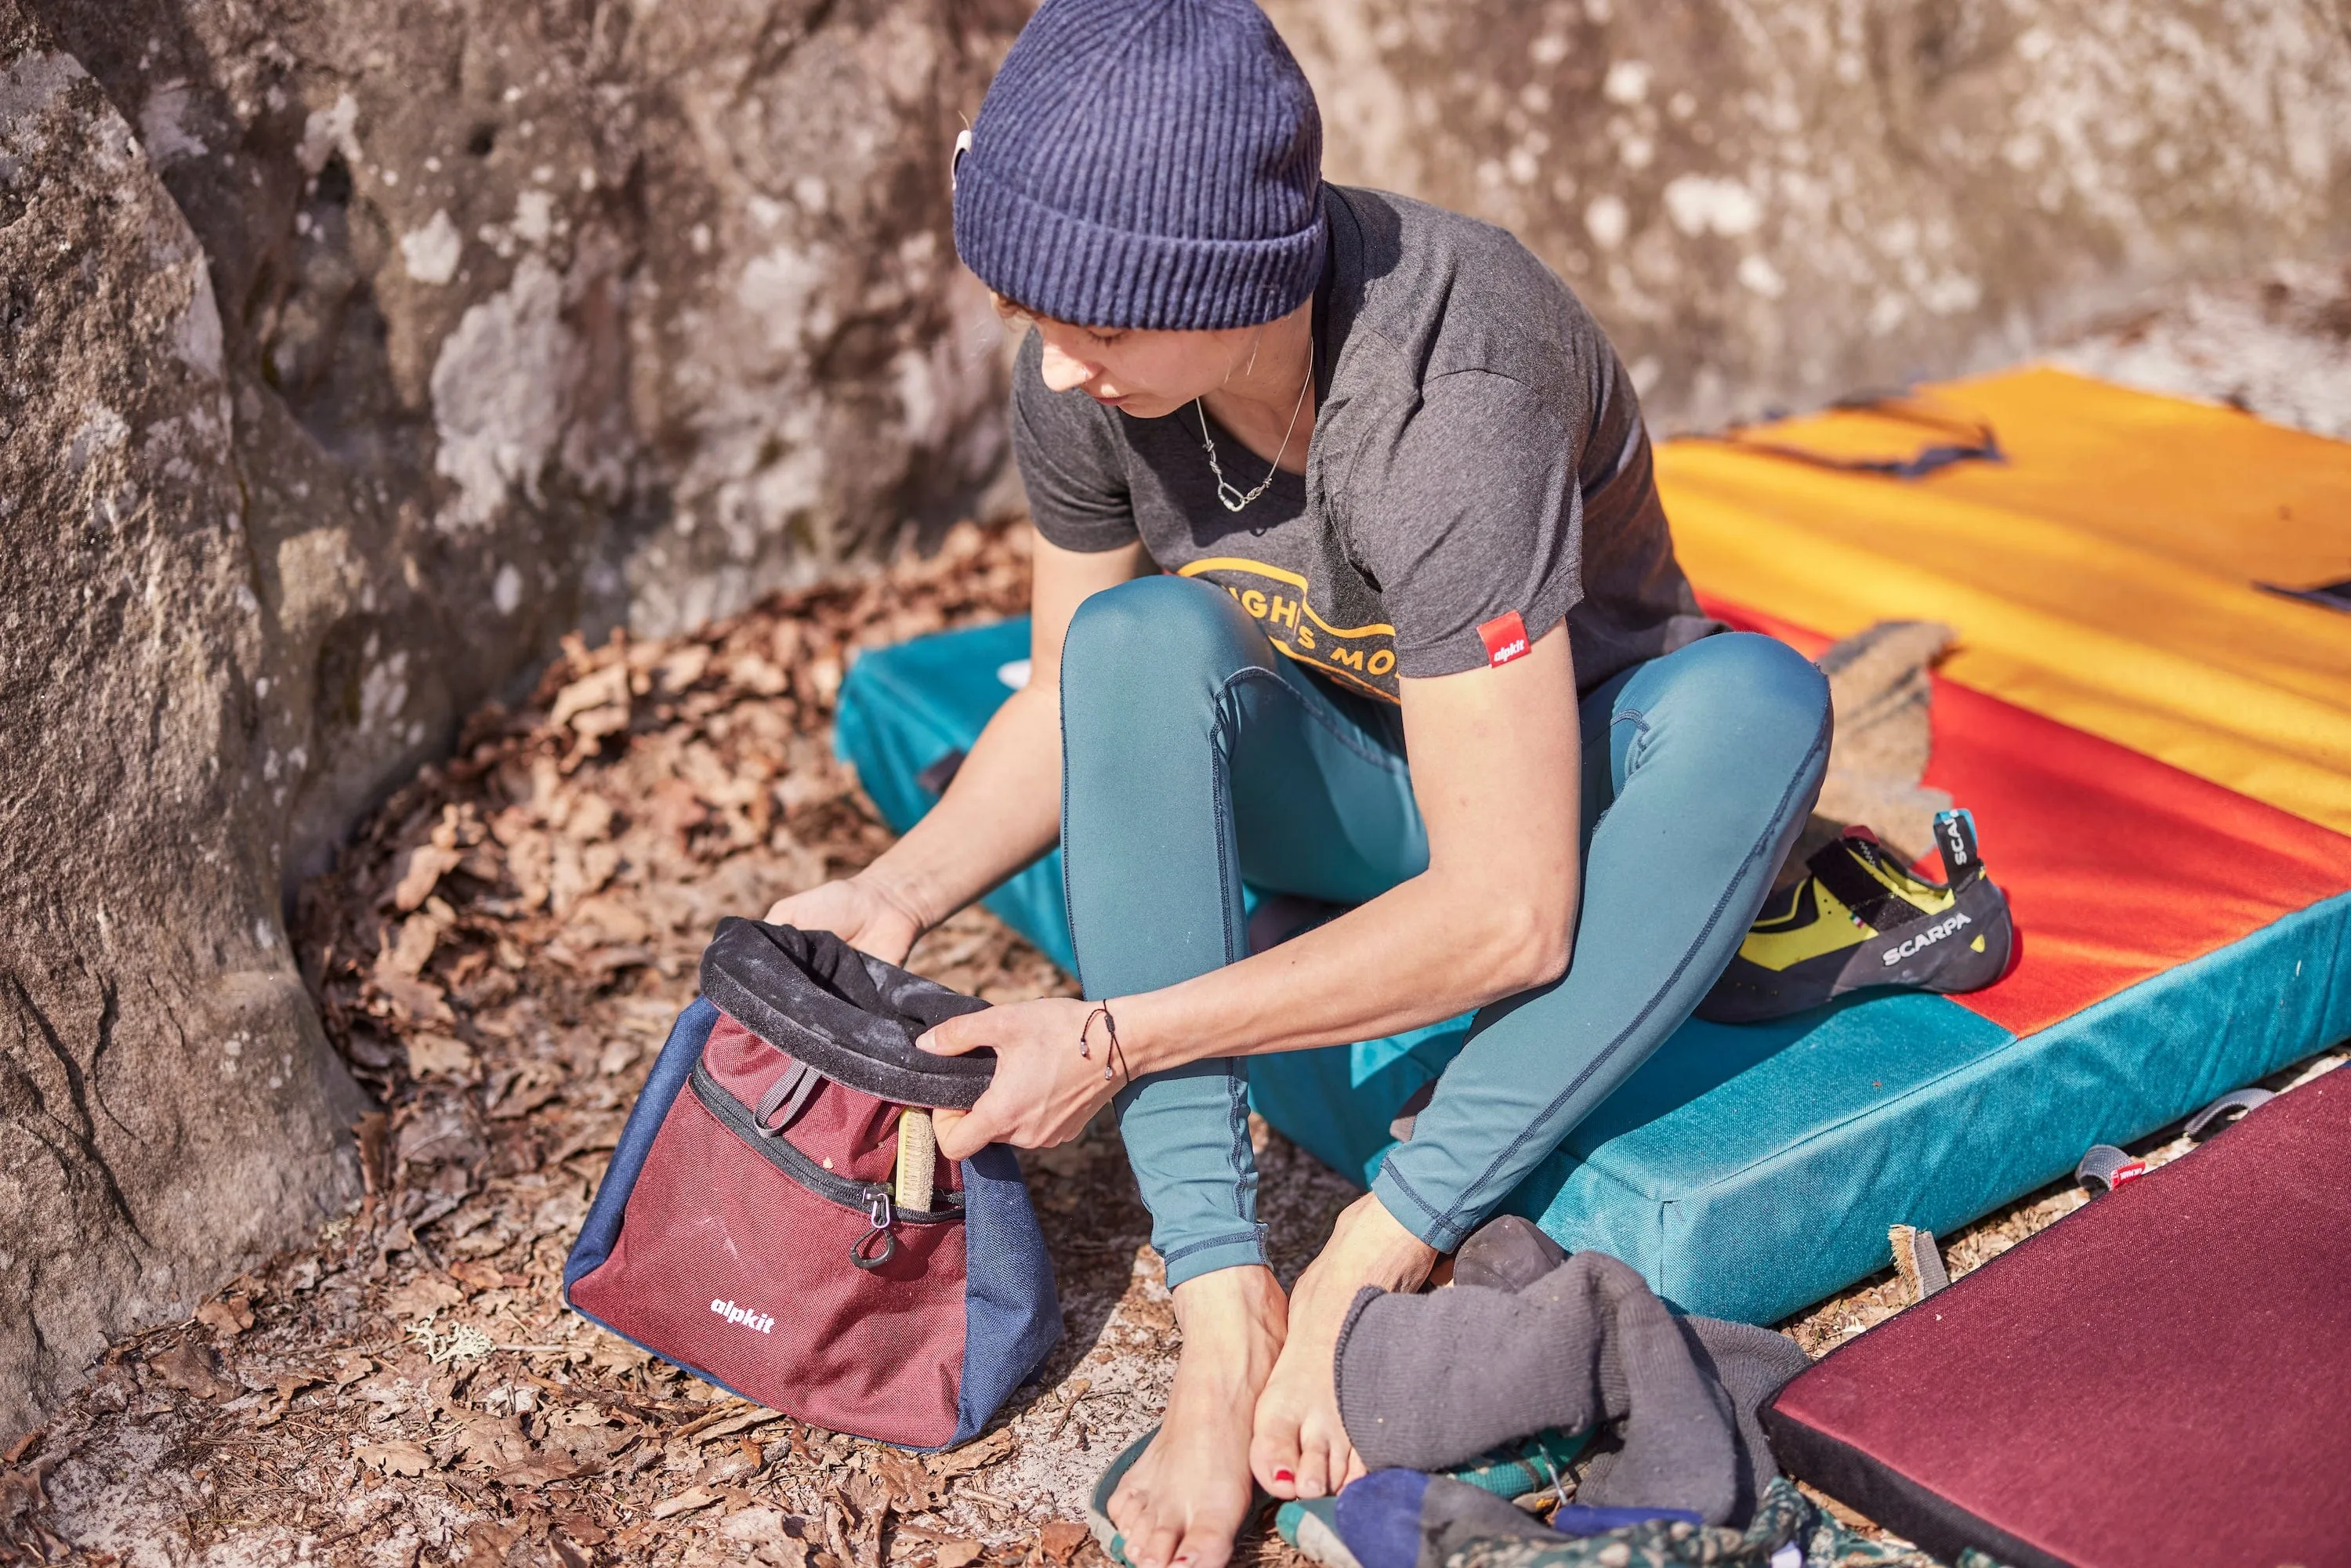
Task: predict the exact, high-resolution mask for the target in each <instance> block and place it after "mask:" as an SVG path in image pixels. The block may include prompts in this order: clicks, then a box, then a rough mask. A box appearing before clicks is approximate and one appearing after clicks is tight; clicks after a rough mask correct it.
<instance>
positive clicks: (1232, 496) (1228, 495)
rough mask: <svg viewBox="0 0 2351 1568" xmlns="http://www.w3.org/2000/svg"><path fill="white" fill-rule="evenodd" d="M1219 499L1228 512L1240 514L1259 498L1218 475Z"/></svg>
mask: <svg viewBox="0 0 2351 1568" xmlns="http://www.w3.org/2000/svg"><path fill="white" fill-rule="evenodd" d="M1256 499H1257V497H1255V496H1252V495H1249V494H1248V493H1247V492H1245V491H1244V490H1242V489H1241V487H1240V486H1238V485H1236V484H1234V483H1233V482H1232V481H1231V480H1230V479H1228V478H1226V477H1225V476H1222V475H1218V476H1217V500H1218V501H1220V502H1222V503H1223V504H1224V508H1225V510H1227V511H1228V512H1238V511H1239V510H1240V509H1241V508H1242V507H1246V506H1248V505H1249V503H1250V502H1251V501H1254V500H1256Z"/></svg>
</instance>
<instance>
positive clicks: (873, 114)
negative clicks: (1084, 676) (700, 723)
mask: <svg viewBox="0 0 2351 1568" xmlns="http://www.w3.org/2000/svg"><path fill="white" fill-rule="evenodd" d="M1020 15H1021V13H1020V11H1019V8H1018V6H1017V5H1010V6H1008V5H1004V4H991V3H989V0H980V3H978V4H969V3H950V0H871V3H868V4H862V5H854V6H840V5H830V4H826V3H824V0H664V3H663V4H660V5H654V4H651V3H649V0H648V3H644V4H639V5H633V6H630V5H616V4H595V5H553V4H539V3H538V0H469V3H466V4H462V5H461V4H455V3H448V0H443V3H434V4H408V5H394V4H392V3H390V0H355V3H353V4H348V5H325V6H321V5H309V4H307V3H302V0H108V4H105V5H90V4H84V3H81V0H0V405H5V408H6V410H7V413H6V415H5V420H0V672H5V673H0V682H5V686H0V824H5V833H0V843H5V845H6V846H7V847H6V852H5V856H0V889H5V899H0V1019H5V1022H0V1213H5V1214H6V1215H7V1216H8V1218H7V1220H6V1222H5V1228H0V1430H5V1428H7V1427H10V1426H11V1425H13V1424H16V1423H21V1422H23V1421H25V1420H26V1419H28V1418H29V1410H30V1402H31V1401H32V1400H33V1399H34V1398H35V1397H36V1396H37V1395H39V1394H41V1393H42V1392H43V1391H47V1390H53V1389H55V1388H57V1387H58V1386H60V1385H62V1384H64V1383H65V1382H68V1381H69V1380H70V1379H72V1378H73V1377H74V1376H75V1375H77V1374H78V1371H79V1369H80V1368H82V1367H83V1366H84V1365H85V1364H87V1363H88V1361H89V1357H90V1356H91V1355H92V1354H94V1353H95V1352H96V1351H98V1350H99V1348H100V1347H101V1346H102V1345H103V1344H104V1343H105V1342H106V1340H107V1339H108V1338H109V1337H110V1336H112V1335H117V1334H120V1333H123V1332H125V1331H127V1330H130V1329H132V1328H135V1327H138V1326H141V1325H143V1324H146V1323H150V1322H155V1321H157V1320H159V1319H160V1318H162V1317H165V1316H168V1315H170V1314H172V1313H173V1312H180V1311H183V1310H184V1309H185V1308H186V1307H187V1306H189V1305H190V1304H192V1303H193V1301H195V1300H196V1299H198V1298H199V1297H200V1296H201V1295H202V1294H203V1293H204V1292H206V1291H210V1290H211V1289H213V1288H214V1286H216V1285H217V1284H218V1283H219V1282H220V1281H223V1280H224V1279H225V1278H227V1277H228V1276H229V1275H231V1274H233V1273H234V1272H235V1270H236V1269H237V1268H238V1267H239V1266H240V1265H241V1263H242V1262H243V1261H245V1260H248V1259H250V1258H252V1257H254V1256H255V1255H256V1254H257V1253H259V1252H264V1251H266V1250H268V1249H272V1248H275V1247H277V1246H279V1245H282V1244H284V1243H285V1242H286V1241H287V1240H289V1239H293V1238H294V1237H295V1236H297V1235H298V1234H299V1233H300V1232H301V1231H302V1230H303V1229H304V1228H306V1227H308V1225H310V1224H312V1223H313V1222H315V1220H316V1219H317V1218H319V1216H320V1215H321V1214H322V1213H324V1212H326V1211H327V1210H328V1209H329V1208H331V1207H335V1206H337V1205H340V1203H341V1202H343V1201H344V1200H345V1199H346V1198H347V1197H348V1196H349V1195H350V1192H351V1191H352V1190H353V1185H352V1184H353V1180H354V1176H353V1166H352V1164H351V1162H350V1159H349V1157H348V1156H347V1155H338V1154H337V1153H336V1152H335V1150H336V1141H337V1139H338V1138H339V1137H340V1138H342V1139H343V1141H344V1142H346V1143H347V1142H348V1135H347V1134H345V1133H344V1131H343V1129H345V1128H346V1127H347V1125H348V1124H349V1121H350V1117H351V1115H352V1114H353V1113H354V1112H355V1109H356V1108H355V1106H354V1105H353V1104H351V1103H350V1102H349V1100H348V1098H347V1096H348V1093H349V1084H348V1081H347V1080H346V1079H344V1078H343V1077H342V1076H341V1074H340V1071H339V1070H338V1069H336V1068H335V1067H333V1066H332V1065H331V1064H330V1063H329V1062H328V1061H327V1060H326V1058H325V1056H324V1055H323V1053H322V1051H321V1047H320V1044H319V1041H320V1035H319V1028H318V1025H317V1023H316V1021H315V1019H314V1017H313V1014H312V1011H311V1009H310V1008H309V1005H308V1001H307V998H305V997H304V995H303V992H302V988H301V985H300V982H299V979H298V977H297V976H296V974H295V972H294V970H293V969H292V967H290V966H289V965H288V963H287V957H286V949H285V940H284V935H283V925H282V920H281V915H280V911H281V908H282V902H283V899H284V896H285V894H286V891H287V888H289V887H290V886H291V885H293V884H294V883H296V882H298V880H299V879H300V878H302V877H304V876H306V875H308V873H311V872H313V871H315V870H317V869H318V868H319V866H320V865H322V864H323V863H324V862H325V861H326V860H327V859H328V858H329V856H330V855H331V853H332V852H333V849H334V846H335V844H336V843H337V842H338V841H339V840H340V837H341V835H342V834H343V832H344V831H346V829H347V827H348V825H349V823H350V821H352V820H353V818H354V817H355V815H356V814H357V813H358V812H359V811H360V810H363V809H364V808H366V807H367V806H368V805H369V804H371V802H372V801H373V800H375V799H377V798H379V797H380V796H381V793H382V791H384V790H385V789H388V788H389V787H390V785H391V784H392V783H393V782H395V781H396V780H398V779H401V778H402V777H404V776H406V775H407V774H409V773H411V772H413V770H414V768H416V767H417V766H418V765H419V764H420V763H421V762H422V761H423V760H424V759H426V758H430V757H432V756H434V755H435V754H437V753H439V752H441V751H444V750H445V749H446V748H447V747H448V746H449V744H450V742H451V740H452V738H453V736H454V734H455V729H456V726H457V723H458V719H459V717H460V716H462V715H463V714H465V713H466V712H468V711H470V710H471V709H473V708H475V706H478V705H480V704H481V703H482V702H484V701H485V700H486V699H489V698H492V697H495V696H496V695H500V694H501V693H503V692H505V691H507V690H508V689H510V688H511V686H512V685H513V684H514V683H515V682H516V681H517V679H521V678H527V677H528V674H531V673H532V672H534V671H535V670H536V669H537V667H538V665H539V664H541V663H542V662H543V661H544V659H545V657H546V656H547V655H548V654H549V653H551V652H552V651H553V648H554V645H555V642H556V639H557V638H558V637H559V635H560V634H561V633H563V632H567V631H569V630H570V629H572V628H574V627H579V626H583V625H584V626H585V627H586V628H587V629H588V630H589V632H590V634H591V635H595V634H598V633H599V632H601V629H602V628H603V627H606V626H610V625H611V624H614V623H617V622H629V623H632V625H634V626H635V627H636V628H637V629H638V630H640V631H645V632H660V631H664V630H668V629H670V628H673V627H675V626H678V625H681V624H684V623H688V622H694V621H697V620H699V619H701V618H703V617H705V616H707V615H710V614H714V613H720V612H727V611H731V610H733V609H735V608H737V607H738V606H740V605H742V604H744V603H746V602H747V601H749V600H750V599H752V598H754V597H756V596H757V595H758V593H759V592H761V591H765V590H766V589H768V588H769V587H772V586H775V585H777V584H778V583H781V582H783V581H785V580H789V579H791V578H793V577H795V576H804V575H806V574H808V573H810V572H812V571H816V570H823V569H825V568H826V567H827V566H829V565H831V564H832V563H835V562H838V561H839V560H841V559H843V558H845V557H847V556H849V555H851V554H852V553H855V552H857V551H860V550H872V549H880V548H883V547H886V546H887V545H888V544H889V543H891V542H892V541H893V538H895V537H896V536H897V534H898V533H899V532H900V531H901V530H902V529H904V528H907V527H909V526H912V527H914V528H921V527H923V526H925V525H926V524H936V523H941V522H944V521H946V520H948V519H950V518H951V517H952V516H953V515H955V514H956V512H957V511H958V510H960V509H962V508H964V507H968V506H969V505H970V504H971V503H972V500H973V497H975V496H976V495H977V493H978V492H979V491H980V490H981V488H982V487H983V486H985V485H986V484H987V482H988V481H989V480H990V478H991V477H992V476H994V475H995V474H996V473H997V471H998V468H999V467H1000V455H1001V452H1002V445H1003V434H1002V426H1001V416H1000V413H999V412H998V411H999V409H1000V406H1001V402H1000V389H1001V385H1002V382H1001V370H1000V361H999V357H998V354H997V353H996V351H995V349H994V344H995V341H996V340H997V338H998V335H999V334H998V328H997V326H996V324H995V321H994V319H993V317H992V314H991V313H990V312H989V310H988V308H987V301H986V299H985V297H984V296H983V295H981V294H980V293H979V292H978V291H977V288H976V287H973V286H971V285H969V284H968V283H967V282H966V283H961V284H959V283H958V282H957V280H956V269H955V267H954V265H953V249H952V246H951V245H950V243H949V237H948V229H947V215H946V156H947V152H948V150H949V149H950V147H951V146H952V142H953V139H954V132H955V129H956V124H957V120H956V112H957V110H958V109H961V110H966V111H967V110H969V109H970V108H971V107H973V106H975V105H976V104H977V99H978V97H979V93H980V90H981V89H982V88H983V87H984V85H985V82H986V79H987V73H988V71H989V69H990V68H992V66H993V63H994V60H995V59H996V58H997V57H998V55H1000V53H1001V50H1002V48H1003V47H1004V46H1005V44H1006V43H1007V42H1008V40H1009V37H1010V36H1011V33H1012V32H1013V31H1014V29H1015V28H1016V27H1017V26H1018V23H1019V17H1020Z"/></svg>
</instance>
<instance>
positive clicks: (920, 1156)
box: [893, 1105, 939, 1211]
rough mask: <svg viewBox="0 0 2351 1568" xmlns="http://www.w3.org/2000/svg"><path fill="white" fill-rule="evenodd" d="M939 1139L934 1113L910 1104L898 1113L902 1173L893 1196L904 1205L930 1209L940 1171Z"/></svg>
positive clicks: (905, 1206)
mask: <svg viewBox="0 0 2351 1568" xmlns="http://www.w3.org/2000/svg"><path fill="white" fill-rule="evenodd" d="M938 1163H939V1140H938V1134H937V1133H936V1131H935V1129H934V1128H933V1127H932V1126H931V1113H929V1112H928V1111H926V1110H925V1109H923V1108H922V1107H921V1106H919V1105H909V1106H907V1107H906V1108H905V1109H904V1111H902V1112H900V1113H898V1175H897V1180H896V1183H895V1186H896V1187H897V1191H896V1192H895V1194H894V1195H893V1197H894V1198H895V1200H896V1202H897V1205H898V1207H900V1208H911V1209H917V1210H923V1211H927V1210H928V1209H929V1208H930V1207H931V1197H932V1196H933V1195H932V1181H933V1178H934V1176H935V1175H936V1173H937V1170H938Z"/></svg>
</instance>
